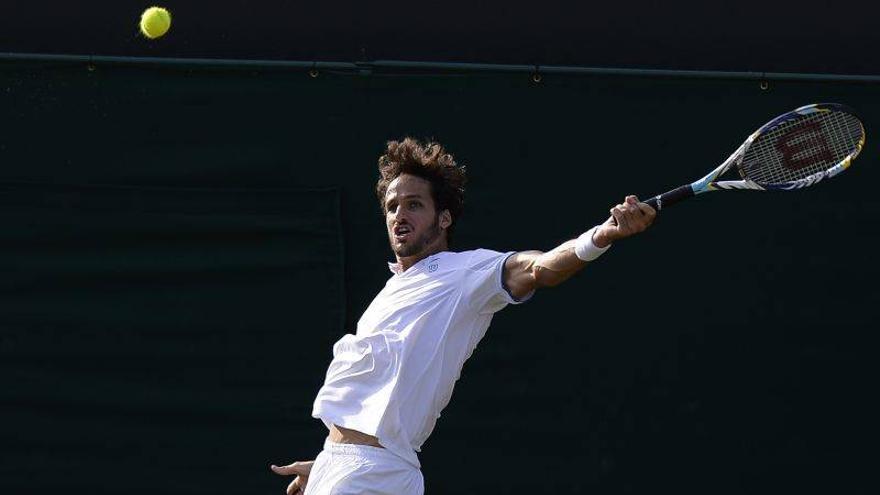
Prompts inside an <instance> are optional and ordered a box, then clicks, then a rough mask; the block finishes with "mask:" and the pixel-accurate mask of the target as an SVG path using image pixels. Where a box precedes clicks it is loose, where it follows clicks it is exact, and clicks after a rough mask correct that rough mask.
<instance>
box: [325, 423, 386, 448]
mask: <svg viewBox="0 0 880 495" xmlns="http://www.w3.org/2000/svg"><path fill="white" fill-rule="evenodd" d="M328 438H329V439H330V441H331V442H333V443H351V444H356V445H369V446H371V447H379V448H384V447H382V445H381V444H379V439H378V438H376V437H374V436H373V435H367V434H366V433H362V432H360V431H357V430H352V429H349V428H343V427H341V426H336V425H330V435H329V437H328Z"/></svg>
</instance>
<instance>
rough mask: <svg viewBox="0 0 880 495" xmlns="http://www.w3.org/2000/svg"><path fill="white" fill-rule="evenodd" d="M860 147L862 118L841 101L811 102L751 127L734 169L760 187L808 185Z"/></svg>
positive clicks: (836, 170) (845, 161) (832, 173)
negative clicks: (756, 126) (752, 130)
mask: <svg viewBox="0 0 880 495" xmlns="http://www.w3.org/2000/svg"><path fill="white" fill-rule="evenodd" d="M864 145H865V128H864V125H863V124H862V121H861V120H860V119H859V118H858V117H857V116H856V115H855V112H853V111H852V109H850V108H849V107H847V106H846V105H841V104H838V103H815V104H812V105H805V106H803V107H800V108H798V109H796V110H793V111H791V112H788V113H786V114H783V115H780V116H779V117H776V118H775V119H773V120H771V121H770V122H768V123H766V124H764V125H763V126H762V127H761V128H760V129H758V130H757V131H755V132H754V133H753V134H752V135H751V136H749V138H748V140H746V142H745V144H744V149H743V151H742V152H741V154H740V155H739V157H738V159H737V161H736V163H735V167H736V169H737V170H738V172H739V174H740V176H741V177H742V178H743V180H744V181H746V182H747V183H753V184H755V185H757V186H758V187H759V188H761V189H771V190H772V189H776V190H780V189H781V190H789V189H798V188H802V187H807V186H811V185H813V184H815V183H817V182H819V181H820V180H822V179H825V178H828V177H833V176H835V175H837V174H839V173H840V172H843V171H844V170H846V169H847V168H848V167H849V166H850V164H851V163H852V161H853V160H854V159H855V158H856V156H858V154H859V152H861V150H862V148H863V147H864Z"/></svg>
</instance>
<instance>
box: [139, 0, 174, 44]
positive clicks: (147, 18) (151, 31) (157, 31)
mask: <svg viewBox="0 0 880 495" xmlns="http://www.w3.org/2000/svg"><path fill="white" fill-rule="evenodd" d="M170 27H171V12H168V11H167V10H165V9H163V8H162V7H150V8H148V9H147V10H145V11H144V13H143V14H141V32H142V33H144V36H146V37H147V38H150V39H151V40H154V39H156V38H158V37H160V36H162V35H163V34H165V33H167V32H168V28H170Z"/></svg>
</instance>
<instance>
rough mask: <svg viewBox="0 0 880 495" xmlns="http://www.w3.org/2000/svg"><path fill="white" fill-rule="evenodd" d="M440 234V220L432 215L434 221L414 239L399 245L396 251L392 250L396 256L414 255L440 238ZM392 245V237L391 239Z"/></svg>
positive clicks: (407, 256) (406, 256)
mask: <svg viewBox="0 0 880 495" xmlns="http://www.w3.org/2000/svg"><path fill="white" fill-rule="evenodd" d="M440 234H442V231H441V229H440V220H439V216H435V217H434V222H433V223H431V225H429V226H428V228H427V229H425V231H424V232H423V233H422V234H421V235H420V236H419V237H418V238H417V239H415V240H413V241H412V242H407V243H406V244H403V245H402V246H400V248H399V249H398V250H397V251H394V254H396V255H397V257H398V258H409V257H410V256H415V255H417V254H419V253H421V252H422V251H424V250H425V249H427V248H428V247H429V246H430V245H431V244H433V243H434V242H436V241H437V239H439V238H440ZM391 245H392V247H393V246H394V238H393V237H392V240H391Z"/></svg>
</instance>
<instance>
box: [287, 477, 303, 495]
mask: <svg viewBox="0 0 880 495" xmlns="http://www.w3.org/2000/svg"><path fill="white" fill-rule="evenodd" d="M302 492H303V489H302V483H301V482H300V477H299V476H297V477H296V479H295V480H293V481H291V482H290V484H289V485H287V495H300V494H301V493H302Z"/></svg>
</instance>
